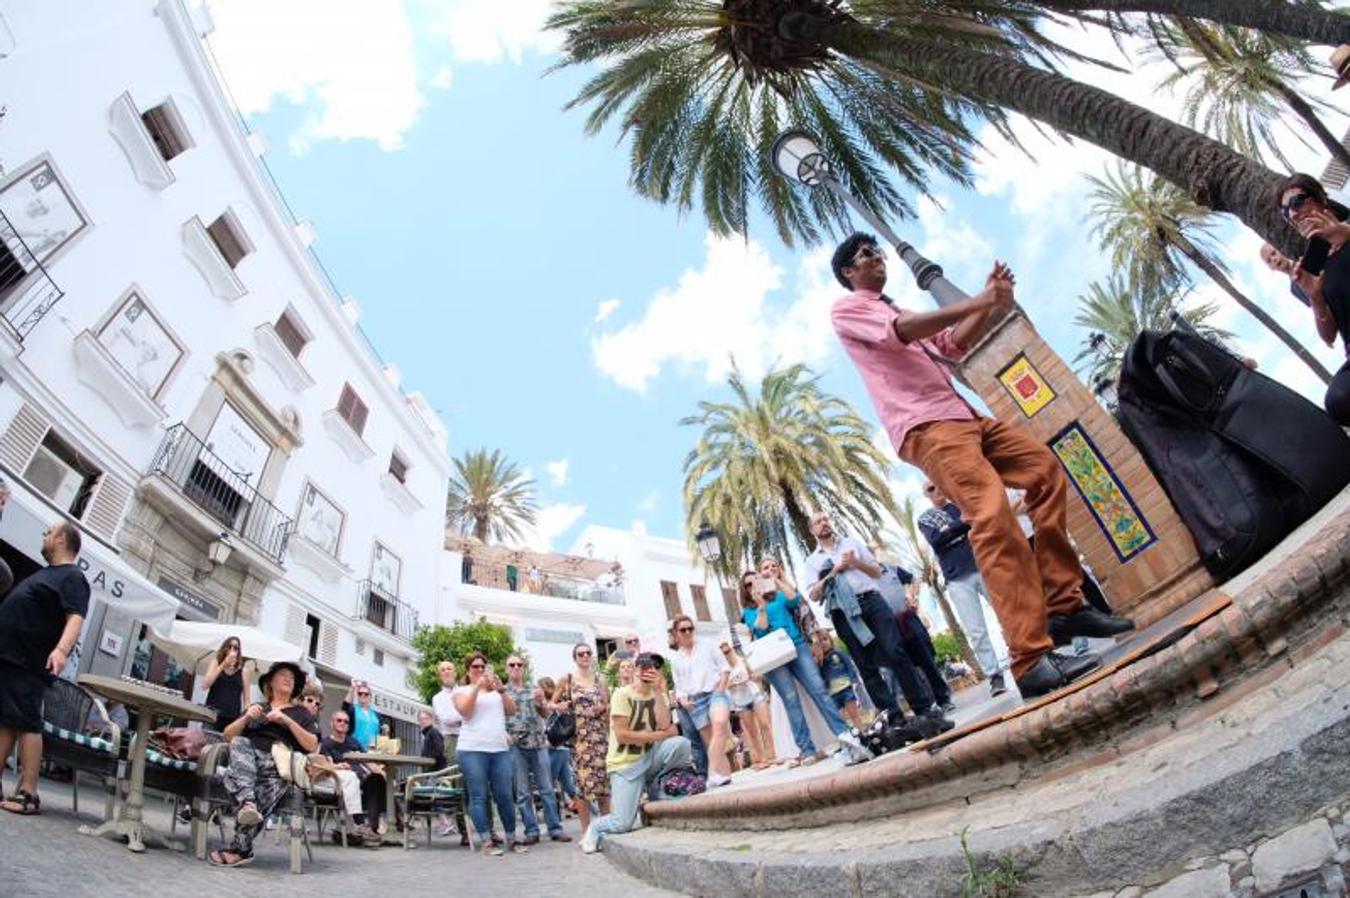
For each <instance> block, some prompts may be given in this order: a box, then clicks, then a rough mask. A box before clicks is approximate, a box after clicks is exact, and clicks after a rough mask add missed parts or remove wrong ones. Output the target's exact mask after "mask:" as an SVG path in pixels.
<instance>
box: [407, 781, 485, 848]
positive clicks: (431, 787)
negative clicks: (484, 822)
mask: <svg viewBox="0 0 1350 898" xmlns="http://www.w3.org/2000/svg"><path fill="white" fill-rule="evenodd" d="M464 811H465V807H464V779H463V777H462V776H461V775H460V772H459V767H458V766H456V765H454V764H451V765H450V766H449V767H446V768H445V769H443V770H432V771H430V772H427V773H415V774H413V775H411V776H409V777H408V778H407V779H406V780H404V781H403V819H404V826H403V847H404V848H405V849H407V848H408V847H409V846H410V844H411V839H412V825H411V824H412V821H413V818H414V817H422V818H423V819H424V820H425V821H426V828H427V845H428V846H430V845H431V833H432V829H433V828H434V827H433V826H432V822H433V821H434V820H435V819H436V817H438V816H440V815H441V814H446V815H449V816H452V817H454V818H455V823H456V825H458V826H459V831H460V832H461V833H466V834H468V836H469V847H470V848H473V847H475V846H474V844H473V840H474V835H475V833H474V831H473V827H472V826H469V825H468V822H467V820H466V819H465V813H464Z"/></svg>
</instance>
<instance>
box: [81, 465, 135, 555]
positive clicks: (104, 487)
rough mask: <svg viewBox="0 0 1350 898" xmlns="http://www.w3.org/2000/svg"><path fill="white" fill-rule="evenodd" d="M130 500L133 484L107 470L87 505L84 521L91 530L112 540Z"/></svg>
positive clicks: (100, 478) (95, 486)
mask: <svg viewBox="0 0 1350 898" xmlns="http://www.w3.org/2000/svg"><path fill="white" fill-rule="evenodd" d="M130 501H131V485H130V484H129V483H126V482H124V481H123V480H122V479H121V478H120V477H114V476H113V475H112V474H109V473H107V472H106V471H105V472H104V473H103V474H102V475H101V476H100V477H99V478H98V483H96V484H95V485H94V491H93V495H91V496H90V497H89V503H88V505H86V506H85V513H84V522H85V524H87V525H88V526H89V529H90V530H92V531H94V532H95V533H97V534H98V535H99V536H101V537H103V538H104V539H106V540H108V541H109V542H112V541H113V536H114V535H115V534H116V533H117V525H118V524H120V523H121V522H122V514H123V513H124V512H125V511H126V510H127V504H128V503H129V502H130Z"/></svg>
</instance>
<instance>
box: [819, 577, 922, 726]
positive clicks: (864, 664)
mask: <svg viewBox="0 0 1350 898" xmlns="http://www.w3.org/2000/svg"><path fill="white" fill-rule="evenodd" d="M858 607H860V608H861V609H862V619H863V622H864V623H866V624H867V628H868V629H869V630H871V631H872V641H871V642H869V643H868V644H867V645H863V644H862V643H861V642H859V641H858V637H857V636H855V635H854V633H853V628H852V627H851V626H849V622H848V618H847V617H845V616H844V613H843V612H842V611H840V610H839V609H837V608H836V609H835V610H834V611H831V612H830V620H831V621H832V622H833V623H834V629H835V631H836V632H837V633H838V634H839V638H840V639H842V640H844V645H845V646H847V647H848V653H849V656H850V657H852V658H853V663H854V664H855V665H857V667H858V673H860V674H862V681H863V686H865V687H867V694H868V695H870V696H871V697H872V704H874V705H876V706H877V708H878V709H879V710H882V711H889V712H891V713H892V714H897V715H898V714H899V711H900V705H899V703H898V702H896V700H895V693H894V692H893V691H892V690H891V687H890V686H888V685H887V684H886V681H885V679H883V678H882V676H881V668H882V667H889V668H890V669H891V670H892V671H893V672H894V673H895V678H896V680H897V681H898V682H899V683H900V691H901V692H903V693H904V694H905V701H907V702H909V706H910V708H911V709H912V710H913V711H914V713H915V714H922V713H923V712H925V711H927V710H928V709H929V708H931V707H933V691H932V690H931V689H929V688H928V684H927V683H926V682H924V681H922V680H920V679H919V675H918V671H916V670H915V669H914V663H913V662H912V661H910V659H909V655H906V654H905V647H904V643H903V642H902V641H901V639H900V627H899V625H898V624H896V622H895V615H894V614H892V613H891V606H889V605H887V604H886V600H885V599H883V598H882V597H881V594H880V593H878V592H865V593H863V594H862V595H860V596H858Z"/></svg>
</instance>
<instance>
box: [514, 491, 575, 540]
mask: <svg viewBox="0 0 1350 898" xmlns="http://www.w3.org/2000/svg"><path fill="white" fill-rule="evenodd" d="M584 514H586V506H585V505H572V504H569V503H567V502H555V503H553V504H552V505H545V506H543V507H542V508H540V509H539V514H538V515H537V516H536V520H535V525H534V526H533V527H529V528H526V530H525V532H524V533H523V534H522V535H521V538H520V539H519V540H516V541H515V542H514V543H512V544H513V545H515V546H518V547H519V548H522V549H533V550H535V551H538V552H547V551H552V549H553V541H554V540H556V539H557V538H558V537H560V536H562V535H563V534H564V533H566V532H567V531H568V530H571V529H572V527H573V525H575V524H576V523H577V521H579V520H581V518H582V516H583V515H584Z"/></svg>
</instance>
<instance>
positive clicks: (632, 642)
mask: <svg viewBox="0 0 1350 898" xmlns="http://www.w3.org/2000/svg"><path fill="white" fill-rule="evenodd" d="M624 642H625V643H627V644H628V645H637V644H638V641H637V640H636V639H625V640H624Z"/></svg>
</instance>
